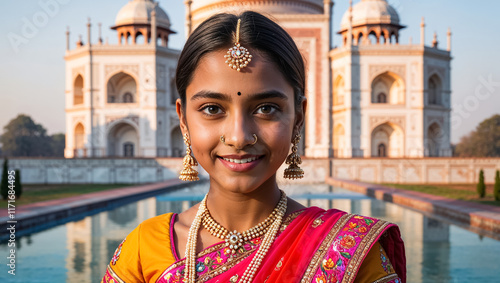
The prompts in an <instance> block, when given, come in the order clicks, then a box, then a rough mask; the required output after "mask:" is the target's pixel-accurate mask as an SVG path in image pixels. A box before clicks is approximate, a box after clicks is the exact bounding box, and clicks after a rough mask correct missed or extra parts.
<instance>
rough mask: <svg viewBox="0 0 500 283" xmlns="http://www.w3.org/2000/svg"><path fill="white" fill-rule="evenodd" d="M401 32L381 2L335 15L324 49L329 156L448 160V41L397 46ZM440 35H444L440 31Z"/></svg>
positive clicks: (371, 0) (391, 12)
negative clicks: (328, 68) (336, 41)
mask: <svg viewBox="0 0 500 283" xmlns="http://www.w3.org/2000/svg"><path fill="white" fill-rule="evenodd" d="M403 28H404V26H403V25H401V24H400V18H399V16H398V13H397V12H396V10H395V9H394V8H393V7H391V6H390V5H389V4H388V3H387V1H385V0H362V1H361V2H359V3H357V4H356V5H354V6H353V7H352V6H351V8H350V9H349V11H347V12H346V13H345V14H344V16H343V17H342V22H341V29H340V31H339V32H338V33H339V34H340V35H341V36H342V42H341V46H340V47H337V48H335V49H333V50H331V51H330V60H331V62H332V75H333V76H332V82H333V106H332V113H333V131H332V132H333V137H332V141H333V151H334V156H335V157H425V156H451V153H452V151H451V146H450V112H451V105H450V95H451V86H450V78H451V74H450V73H451V68H450V61H451V56H450V40H449V38H448V50H440V49H438V42H437V38H436V37H434V41H433V43H432V46H426V45H425V24H424V23H423V22H422V24H421V42H420V43H419V44H413V43H412V42H411V40H410V43H409V44H401V43H400V40H399V32H400V30H401V29H403ZM448 37H450V33H449V32H448Z"/></svg>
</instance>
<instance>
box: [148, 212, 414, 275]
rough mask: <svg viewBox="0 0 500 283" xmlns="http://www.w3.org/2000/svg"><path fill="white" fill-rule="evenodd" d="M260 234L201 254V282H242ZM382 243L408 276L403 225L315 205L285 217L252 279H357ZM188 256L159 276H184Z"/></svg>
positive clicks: (400, 272)
mask: <svg viewBox="0 0 500 283" xmlns="http://www.w3.org/2000/svg"><path fill="white" fill-rule="evenodd" d="M260 241H261V239H260V238H255V239H253V240H251V241H250V242H248V243H246V244H245V245H244V246H243V247H241V248H240V249H239V251H238V252H237V253H236V256H234V257H231V256H230V254H229V250H228V248H226V247H225V246H224V244H223V242H221V243H219V244H216V245H213V246H211V247H208V248H207V249H205V250H203V251H202V252H201V253H199V254H198V257H197V261H196V272H197V282H238V281H239V279H240V278H241V276H242V275H243V273H244V272H245V269H246V267H247V266H248V265H249V264H250V261H251V260H252V257H253V256H254V254H255V252H256V250H257V248H258V247H259V245H260ZM377 241H379V242H380V243H381V245H382V246H383V248H384V249H385V251H386V254H387V256H388V258H389V260H390V261H391V262H392V264H393V267H394V270H395V271H396V273H397V275H398V276H399V277H398V276H395V278H394V280H392V281H385V282H403V283H404V282H406V262H405V252H404V245H403V241H402V240H401V237H400V232H399V228H398V227H397V226H396V225H394V224H391V223H389V222H386V221H383V220H379V219H375V218H370V217H365V216H359V215H354V214H347V213H346V212H343V211H339V210H335V209H330V210H326V211H325V210H323V209H320V208H317V207H311V208H307V209H304V210H300V211H297V212H295V213H293V214H292V215H290V216H289V217H287V219H286V220H285V222H284V223H283V225H282V227H281V229H280V232H279V235H278V236H277V237H276V239H275V241H274V243H273V245H272V247H271V249H270V250H269V252H268V253H267V255H266V257H265V258H264V261H263V262H262V265H261V266H260V268H259V270H258V271H257V273H256V275H255V277H254V280H253V282H288V283H290V282H314V283H320V282H324V283H326V282H354V279H355V277H356V274H357V273H358V270H359V268H360V266H361V263H362V262H363V259H364V258H365V256H366V255H367V253H368V251H369V250H370V248H371V247H372V246H373V244H375V243H376V242H377ZM184 268H185V266H184V259H181V260H178V261H177V262H175V263H174V264H172V265H171V266H170V267H168V268H167V269H166V270H165V271H164V272H163V273H162V275H160V277H158V280H157V281H156V282H158V283H167V282H168V283H176V282H184V281H183V275H184Z"/></svg>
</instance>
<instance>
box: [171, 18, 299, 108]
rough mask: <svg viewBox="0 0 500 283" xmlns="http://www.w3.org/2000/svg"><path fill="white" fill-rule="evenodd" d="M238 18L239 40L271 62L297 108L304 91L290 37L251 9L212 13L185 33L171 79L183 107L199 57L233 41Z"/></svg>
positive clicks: (227, 45) (231, 44)
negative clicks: (187, 35) (232, 12)
mask: <svg viewBox="0 0 500 283" xmlns="http://www.w3.org/2000/svg"><path fill="white" fill-rule="evenodd" d="M238 19H241V26H240V43H241V45H242V46H244V47H246V48H252V49H254V50H257V51H258V52H259V54H261V55H262V56H265V58H266V59H267V60H270V61H271V62H273V63H275V64H276V66H277V67H278V69H279V70H280V71H281V73H282V74H283V76H284V77H285V79H286V80H287V81H288V83H290V85H291V86H292V87H293V90H294V97H295V106H296V109H299V107H300V104H301V101H302V98H303V97H304V91H305V65H304V60H303V58H302V55H301V54H300V51H299V49H298V48H297V45H296V44H295V42H294V41H293V39H292V37H291V36H290V35H289V34H288V33H287V32H286V31H285V30H284V29H283V28H282V27H280V26H279V25H278V24H277V23H275V22H274V21H272V20H271V19H269V18H267V17H265V16H263V15H261V14H259V13H257V12H253V11H246V12H244V13H242V14H241V15H239V16H237V15H233V14H227V13H220V14H216V15H214V16H212V17H210V18H208V19H207V20H205V21H204V22H203V23H201V24H200V25H199V26H198V27H197V28H196V29H195V30H194V31H193V33H192V34H191V36H189V38H188V39H187V41H186V44H185V45H184V48H183V50H182V52H181V55H180V57H179V62H178V65H177V71H176V77H175V82H176V86H177V90H178V93H179V96H180V98H181V102H182V105H183V108H184V107H185V105H186V88H187V86H188V85H189V84H190V83H191V80H192V78H193V74H194V71H195V69H196V67H197V66H198V64H199V62H200V60H201V58H202V57H203V56H204V55H206V54H207V53H209V52H213V51H218V50H221V49H226V48H227V49H229V48H230V47H232V46H233V45H234V42H235V41H236V26H237V24H238Z"/></svg>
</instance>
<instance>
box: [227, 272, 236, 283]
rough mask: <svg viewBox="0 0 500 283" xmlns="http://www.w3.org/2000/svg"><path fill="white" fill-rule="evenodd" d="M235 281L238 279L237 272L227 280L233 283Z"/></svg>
mask: <svg viewBox="0 0 500 283" xmlns="http://www.w3.org/2000/svg"><path fill="white" fill-rule="evenodd" d="M236 281H238V274H236V275H235V276H233V277H231V278H229V282H232V283H234V282H236Z"/></svg>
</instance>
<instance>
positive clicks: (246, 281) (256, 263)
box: [184, 191, 287, 283]
mask: <svg viewBox="0 0 500 283" xmlns="http://www.w3.org/2000/svg"><path fill="white" fill-rule="evenodd" d="M207 195H208V194H207ZM207 195H205V198H203V200H202V201H201V203H200V206H199V207H198V212H197V213H196V216H195V218H194V220H193V223H192V224H191V227H190V228H189V233H188V239H187V244H186V253H185V257H186V261H185V264H186V270H185V273H184V281H185V282H187V283H194V282H195V280H196V267H195V265H196V239H197V237H198V230H199V229H200V226H201V225H202V221H203V216H204V214H205V213H206V210H207ZM277 209H278V213H277V215H276V218H275V219H274V221H273V223H272V224H271V226H270V228H269V229H268V231H267V232H266V233H265V235H264V239H263V240H262V243H261V245H260V246H259V248H258V250H257V253H256V254H255V256H254V257H253V258H252V260H251V262H250V264H249V265H248V267H247V268H246V269H245V272H244V273H243V276H242V277H241V280H240V283H250V282H252V279H253V277H254V276H255V273H256V272H257V269H258V268H259V267H260V264H261V263H262V260H263V259H264V257H265V256H266V254H267V252H268V251H269V248H270V247H271V245H272V243H273V242H274V239H275V238H276V235H277V234H278V230H279V228H280V226H281V224H282V223H283V218H284V216H285V213H286V209H287V198H286V194H285V192H284V191H281V199H280V202H279V203H278V206H277ZM186 279H187V280H186Z"/></svg>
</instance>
